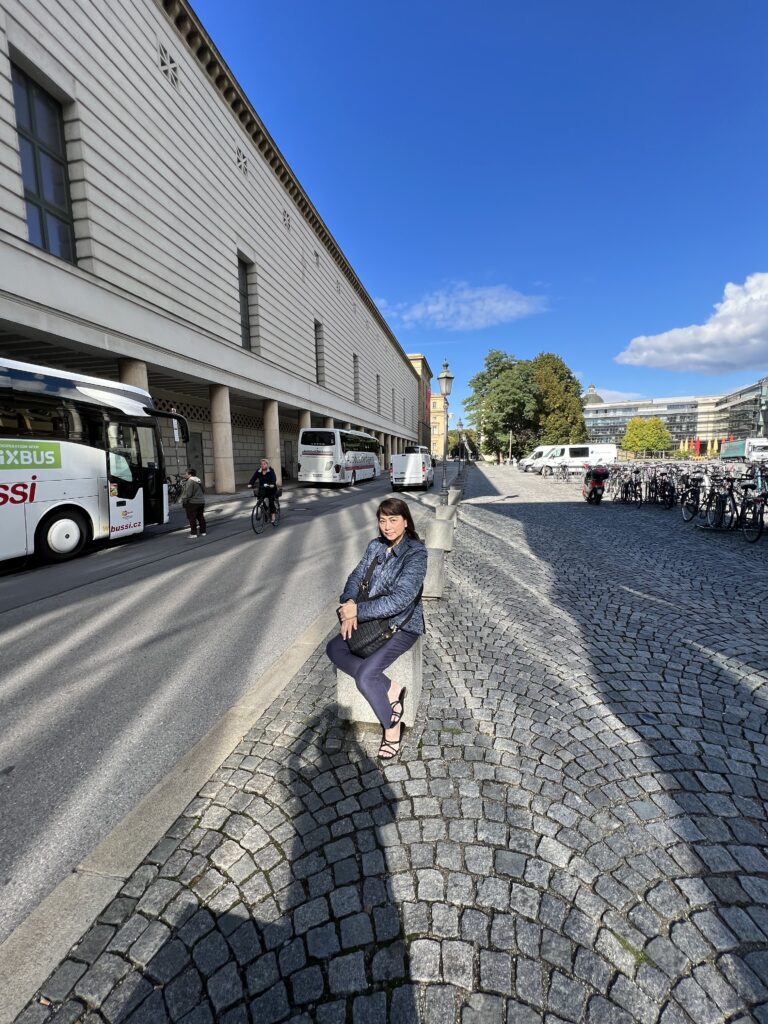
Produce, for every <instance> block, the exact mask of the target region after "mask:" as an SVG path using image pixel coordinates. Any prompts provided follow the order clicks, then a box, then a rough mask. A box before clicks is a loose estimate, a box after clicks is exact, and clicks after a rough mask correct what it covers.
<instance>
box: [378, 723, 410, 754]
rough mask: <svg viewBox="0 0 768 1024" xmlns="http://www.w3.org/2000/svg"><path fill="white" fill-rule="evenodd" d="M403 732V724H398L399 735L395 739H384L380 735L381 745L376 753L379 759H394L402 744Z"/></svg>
mask: <svg viewBox="0 0 768 1024" xmlns="http://www.w3.org/2000/svg"><path fill="white" fill-rule="evenodd" d="M404 732H405V726H404V725H401V726H400V736H399V738H398V739H396V740H385V739H384V738H383V736H382V740H381V746H380V747H379V752H378V754H377V755H376V756H377V757H378V759H379V760H380V761H394V760H395V758H396V757H398V756H399V754H400V747H401V746H402V744H403V733H404Z"/></svg>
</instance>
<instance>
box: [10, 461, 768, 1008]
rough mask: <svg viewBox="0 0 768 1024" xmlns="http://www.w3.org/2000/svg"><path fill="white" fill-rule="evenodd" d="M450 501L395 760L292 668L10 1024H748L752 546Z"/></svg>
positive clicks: (478, 497) (755, 823) (323, 667)
mask: <svg viewBox="0 0 768 1024" xmlns="http://www.w3.org/2000/svg"><path fill="white" fill-rule="evenodd" d="M510 495H514V497H510ZM467 497H468V498H469V500H468V501H467V502H466V503H465V504H464V505H463V506H462V513H461V516H462V521H461V524H460V526H459V528H458V532H457V544H456V546H455V549H454V552H453V554H452V555H451V556H450V558H449V567H448V583H447V589H446V597H445V599H444V600H443V601H441V602H439V603H438V604H435V605H430V609H429V615H428V618H429V624H430V641H429V647H428V651H427V656H426V657H427V665H426V678H425V693H424V700H423V705H422V709H421V713H420V717H419V721H418V723H417V725H416V727H415V728H414V730H413V731H412V733H411V734H410V735H409V736H408V741H407V743H406V744H405V747H404V754H403V757H402V759H401V760H400V761H399V762H398V763H396V764H393V765H389V766H387V768H386V769H385V770H384V771H381V770H380V769H379V767H377V765H376V764H375V762H374V761H373V760H372V758H371V755H372V752H373V751H374V750H375V737H374V736H373V735H372V734H368V735H365V736H363V737H362V738H361V737H360V736H359V735H358V734H356V733H354V732H352V731H349V730H346V729H344V728H342V727H341V725H340V724H339V722H338V721H337V720H336V718H335V716H334V709H333V701H332V696H333V676H332V673H331V671H330V669H329V666H328V664H327V663H326V661H325V659H324V657H323V654H322V650H320V649H319V650H318V651H317V652H316V653H315V655H314V657H313V658H312V659H311V660H310V662H309V663H308V664H307V665H306V666H305V668H304V670H303V671H302V673H300V675H299V677H297V678H296V679H295V680H294V681H293V682H292V684H291V685H290V686H289V687H288V688H287V689H286V691H285V692H284V694H283V695H282V696H281V698H280V699H279V700H278V701H276V702H275V704H274V705H273V706H272V707H271V708H270V709H269V711H268V713H267V714H266V716H265V717H264V718H262V719H261V720H260V721H259V722H258V723H257V725H256V726H255V728H254V729H253V730H252V731H251V733H250V734H249V735H248V736H246V737H245V739H244V740H243V742H242V743H241V744H240V745H239V746H238V748H237V749H236V750H235V751H234V752H233V754H232V755H231V757H229V758H228V759H227V761H226V762H225V763H224V764H223V765H222V766H221V768H220V770H219V771H217V772H216V774H215V775H214V776H213V778H212V779H211V780H210V782H209V783H208V784H207V785H206V786H205V787H204V788H203V789H202V790H201V792H200V794H199V796H198V798H197V799H195V800H194V801H193V802H192V803H191V804H190V805H189V806H188V807H187V808H186V810H185V812H184V814H183V815H182V817H181V818H179V819H178V821H177V822H176V824H175V825H174V826H173V828H172V829H171V830H170V831H169V832H168V834H167V835H166V837H165V838H164V839H163V840H162V841H161V842H160V843H159V844H158V845H157V847H156V848H155V849H154V850H153V852H152V853H151V854H150V855H149V857H148V858H147V859H146V861H145V863H144V864H142V865H141V867H139V869H138V870H137V871H136V872H135V874H134V875H133V877H132V878H131V879H130V880H129V881H128V882H127V884H126V885H125V887H124V889H123V890H122V892H121V893H120V894H119V896H118V897H117V898H116V899H115V901H114V902H113V903H112V904H111V905H110V906H109V907H108V908H107V909H106V910H105V912H104V913H103V914H102V915H101V917H100V918H99V920H98V921H97V922H96V923H95V924H94V926H93V927H92V928H91V930H90V931H89V932H88V933H87V934H86V935H85V937H84V938H83V940H82V941H81V943H80V944H79V945H78V946H76V947H75V948H74V949H73V950H72V951H71V953H70V954H69V956H68V957H67V959H66V960H65V961H64V962H63V963H62V965H61V966H60V967H59V969H58V970H57V971H56V972H55V973H54V974H53V976H52V977H51V978H50V979H49V980H48V981H47V982H46V984H45V985H44V986H43V987H42V989H41V991H40V993H38V996H37V997H36V999H35V1001H34V1003H32V1004H30V1006H29V1007H28V1008H27V1009H26V1010H25V1011H24V1013H23V1014H22V1015H21V1017H20V1018H19V1020H23V1021H24V1022H25V1024H30V1022H37V1021H48V1020H54V1021H56V1022H63V1021H68V1022H74V1021H78V1020H79V1021H83V1022H88V1024H93V1022H96V1021H108V1022H110V1024H115V1022H118V1021H128V1020H130V1021H135V1022H154V1021H167V1020H171V1021H184V1022H185V1024H193V1022H194V1024H198V1022H199V1024H203V1022H206V1021H211V1020H216V1021H222V1022H227V1024H230V1022H231V1024H234V1022H240V1021H253V1022H258V1024H269V1022H271V1021H288V1020H290V1021H292V1022H294V1024H298V1022H302V1024H304V1022H307V1024H309V1022H317V1024H335V1022H338V1024H341V1022H349V1021H351V1022H353V1024H378V1022H382V1024H383V1022H385V1021H393V1022H403V1024H405V1022H409V1021H423V1022H427V1024H431V1022H437V1024H450V1022H452V1021H461V1022H462V1024H473V1022H476V1024H494V1022H497V1021H498V1022H507V1024H537V1022H545V1024H559V1022H588V1024H602V1022H605V1024H629V1022H634V1021H639V1022H642V1024H653V1022H656V1021H661V1022H663V1024H684V1022H685V1024H715V1022H719V1021H723V1022H734V1024H735V1022H738V1024H747V1022H749V1021H758V1022H768V859H767V858H766V847H767V846H768V844H767V843H766V838H767V833H766V813H765V812H766V797H767V796H768V779H767V774H768V751H767V750H766V717H765V710H766V689H765V683H766V679H768V674H767V671H766V669H767V665H766V645H767V643H768V641H767V639H766V638H767V637H768V630H767V629H766V625H767V623H766V613H765V610H764V607H765V592H766V585H765V580H766V556H767V555H768V547H766V546H765V545H764V546H763V547H762V548H760V546H759V545H758V546H757V548H751V547H750V548H747V547H746V545H744V544H743V543H738V544H734V543H732V541H734V540H738V538H731V537H724V536H714V535H704V534H702V533H696V532H695V527H692V526H685V525H684V524H683V523H682V520H681V519H680V517H679V512H678V513H674V512H672V513H666V512H664V511H662V510H660V509H653V508H649V509H643V510H641V511H640V512H638V511H637V510H635V509H633V508H625V507H618V508H611V507H610V506H605V505H603V506H600V507H598V508H593V507H591V506H587V505H586V504H585V503H584V502H582V501H580V500H577V499H576V498H575V497H574V491H573V490H569V489H568V488H567V487H559V486H558V485H557V484H555V483H553V482H549V481H542V480H540V479H538V478H533V479H531V478H530V477H525V476H523V475H522V474H519V473H516V472H515V471H513V470H510V469H482V470H481V469H475V470H474V471H473V472H472V473H471V474H470V483H469V487H468V493H467Z"/></svg>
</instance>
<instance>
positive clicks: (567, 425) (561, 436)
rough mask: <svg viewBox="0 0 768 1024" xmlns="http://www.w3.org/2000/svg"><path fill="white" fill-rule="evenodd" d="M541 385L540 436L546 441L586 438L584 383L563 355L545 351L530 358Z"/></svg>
mask: <svg viewBox="0 0 768 1024" xmlns="http://www.w3.org/2000/svg"><path fill="white" fill-rule="evenodd" d="M531 365H532V367H533V370H534V374H535V377H536V384H537V386H538V389H539V402H540V413H539V436H538V441H539V442H540V443H544V444H557V443H558V442H565V441H569V442H573V443H575V442H578V441H586V440H587V427H586V424H585V423H584V413H583V411H582V405H581V384H580V383H579V381H578V378H577V377H576V375H575V374H574V373H573V372H572V371H571V370H570V369H569V368H568V366H567V365H566V364H565V363H564V362H563V360H562V359H561V358H560V356H556V355H555V354H554V353H553V352H542V353H540V354H539V355H538V356H536V358H535V359H533V360H532V361H531Z"/></svg>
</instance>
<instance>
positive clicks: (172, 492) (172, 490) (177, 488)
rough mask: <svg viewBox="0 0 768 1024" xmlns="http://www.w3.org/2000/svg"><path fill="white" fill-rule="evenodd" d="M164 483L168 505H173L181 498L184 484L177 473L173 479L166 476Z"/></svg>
mask: <svg viewBox="0 0 768 1024" xmlns="http://www.w3.org/2000/svg"><path fill="white" fill-rule="evenodd" d="M165 482H166V483H167V484H168V504H169V505H175V504H176V502H177V501H178V500H179V498H180V497H181V491H182V488H183V486H184V483H183V481H182V479H181V477H180V476H179V474H178V473H177V474H176V475H175V476H174V477H170V476H167V477H166V478H165Z"/></svg>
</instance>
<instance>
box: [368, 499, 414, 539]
mask: <svg viewBox="0 0 768 1024" xmlns="http://www.w3.org/2000/svg"><path fill="white" fill-rule="evenodd" d="M380 516H402V517H403V519H404V520H405V532H406V534H407V536H409V537H410V538H411V540H420V537H419V535H418V533H416V527H415V525H414V522H413V516H412V515H411V510H410V508H409V507H408V504H407V502H405V501H403V499H402V498H385V499H384V501H382V503H381V504H380V505H379V507H378V508H377V509H376V519H377V520H378V519H379V517H380Z"/></svg>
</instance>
